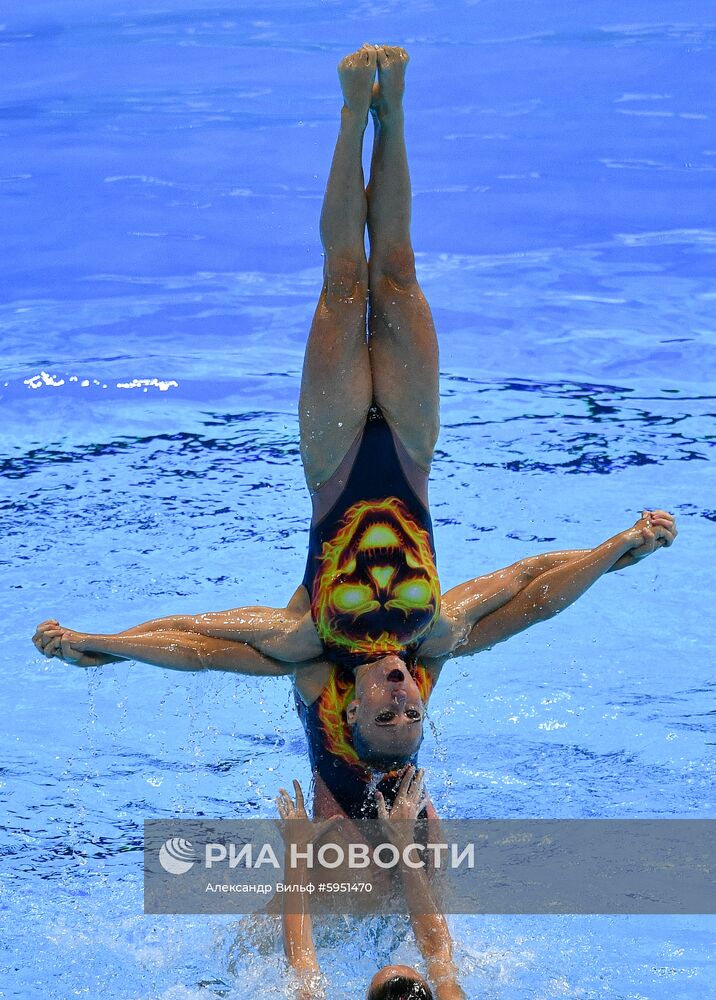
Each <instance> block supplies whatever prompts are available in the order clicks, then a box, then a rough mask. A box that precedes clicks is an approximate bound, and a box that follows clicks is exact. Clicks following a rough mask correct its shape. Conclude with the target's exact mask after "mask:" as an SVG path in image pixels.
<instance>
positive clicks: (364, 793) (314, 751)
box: [294, 665, 432, 819]
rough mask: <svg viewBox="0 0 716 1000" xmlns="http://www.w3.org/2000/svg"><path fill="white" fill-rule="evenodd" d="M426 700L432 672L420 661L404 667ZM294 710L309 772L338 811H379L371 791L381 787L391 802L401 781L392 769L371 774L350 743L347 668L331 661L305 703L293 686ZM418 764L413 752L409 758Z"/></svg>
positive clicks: (359, 814)
mask: <svg viewBox="0 0 716 1000" xmlns="http://www.w3.org/2000/svg"><path fill="white" fill-rule="evenodd" d="M409 669H410V672H411V673H412V675H413V677H414V679H415V682H416V683H417V685H418V688H419V690H420V695H421V698H422V700H423V703H424V704H426V703H427V700H428V698H429V697H430V691H431V689H432V678H431V676H430V674H429V673H428V671H427V670H426V669H425V667H422V666H415V667H411V668H409ZM294 696H295V699H296V710H297V712H298V715H299V718H300V719H301V722H302V723H303V728H304V730H305V733H306V738H307V740H308V755H309V758H310V761H311V769H312V771H313V774H314V775H319V776H320V777H321V779H322V780H323V782H324V784H325V785H326V787H327V788H328V791H329V792H330V793H331V795H332V796H333V798H334V799H335V800H336V802H337V803H338V805H339V806H340V808H341V809H342V810H343V812H344V813H345V814H346V815H347V816H350V817H352V818H354V819H358V818H365V819H371V818H375V817H376V816H377V815H378V812H377V807H376V804H375V798H374V793H375V791H376V790H379V791H381V792H382V793H383V796H384V798H385V801H386V803H387V805H388V807H390V806H392V804H393V801H394V799H395V796H396V794H397V791H398V786H399V784H400V775H398V774H397V773H396V772H390V773H388V774H384V775H383V776H382V777H380V776H379V775H374V774H373V772H372V771H371V770H370V768H368V767H366V765H365V764H363V763H362V762H361V761H360V760H359V758H358V755H357V754H356V752H355V750H354V749H353V746H352V743H351V735H350V734H351V728H350V726H349V725H348V723H347V722H346V715H345V711H346V708H347V707H348V705H349V704H350V703H351V701H353V698H354V697H355V683H354V680H353V674H352V673H351V671H350V670H348V669H346V668H345V667H341V666H335V665H334V666H332V667H331V673H330V677H329V679H328V682H327V683H326V686H325V687H324V688H323V691H321V694H320V695H319V697H318V698H317V699H316V700H315V701H314V702H313V703H312V704H311V705H306V704H305V702H304V701H303V700H302V699H301V697H300V695H299V694H298V691H296V690H295V689H294ZM408 763H410V764H413V765H415V766H417V752H416V753H415V754H414V755H413V757H412V758H411V759H410V761H408Z"/></svg>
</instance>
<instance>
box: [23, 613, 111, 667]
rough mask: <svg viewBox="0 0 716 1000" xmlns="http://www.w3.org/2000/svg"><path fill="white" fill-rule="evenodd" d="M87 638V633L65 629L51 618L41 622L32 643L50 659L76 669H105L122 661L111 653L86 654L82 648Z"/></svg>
mask: <svg viewBox="0 0 716 1000" xmlns="http://www.w3.org/2000/svg"><path fill="white" fill-rule="evenodd" d="M87 638H88V637H87V636H86V634H85V633H83V632H74V631H73V630H72V629H67V628H63V626H62V625H60V623H59V622H58V621H57V619H56V618H50V619H48V620H47V621H44V622H40V624H39V625H38V626H37V628H36V629H35V634H34V635H33V637H32V642H33V644H34V646H35V648H36V649H37V650H38V651H39V652H40V653H42V655H43V656H47V657H48V659H52V658H53V657H55V658H56V659H58V660H62V661H63V662H64V663H71V664H72V665H73V666H75V667H103V666H104V665H105V664H107V663H115V662H117V661H118V660H119V659H120V657H118V656H111V655H110V654H109V653H92V652H85V651H84V649H82V648H81V644H82V643H84V642H86V640H87Z"/></svg>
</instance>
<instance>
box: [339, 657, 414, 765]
mask: <svg viewBox="0 0 716 1000" xmlns="http://www.w3.org/2000/svg"><path fill="white" fill-rule="evenodd" d="M346 717H347V720H348V723H349V725H351V726H357V727H358V729H359V730H360V736H361V739H362V740H363V742H364V743H365V744H366V745H367V746H369V747H370V749H371V751H373V752H374V753H377V754H382V755H390V754H391V753H395V755H396V758H397V759H407V758H409V757H411V756H412V755H413V754H414V753H415V751H416V750H417V749H418V747H419V746H420V743H421V740H422V738H423V719H424V718H425V705H424V704H423V700H422V698H421V696H420V691H419V689H418V685H417V684H416V683H415V681H414V680H413V678H412V676H411V675H410V673H409V671H408V669H407V667H406V666H405V663H404V662H403V660H401V659H400V657H399V656H395V655H390V656H384V657H382V658H381V659H379V660H375V661H374V662H373V663H369V664H363V665H362V666H361V667H359V668H358V670H357V671H356V696H355V699H354V700H353V701H352V702H351V703H350V705H349V706H348V709H347V711H346Z"/></svg>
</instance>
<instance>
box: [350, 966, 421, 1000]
mask: <svg viewBox="0 0 716 1000" xmlns="http://www.w3.org/2000/svg"><path fill="white" fill-rule="evenodd" d="M396 976H402V977H405V979H409V980H410V981H411V983H413V984H415V987H414V988H415V996H416V997H425V996H432V993H431V992H430V987H429V986H428V983H427V981H426V980H425V979H423V977H422V976H421V975H420V973H419V972H418V971H417V969H413V968H411V966H409V965H384V966H383V968H382V969H379V970H378V971H377V972H376V974H375V975H374V976H373V978H372V979H371V981H370V985H369V986H368V992H367V994H366V997H367V998H368V1000H370V997H371V996H373V994H374V992H375V991H376V990H377V989H379V988H380V987H381V986H384V985H385V983H387V982H390V980H391V979H393V978H395V977H396ZM420 987H422V990H419V988H420Z"/></svg>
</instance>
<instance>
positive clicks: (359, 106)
mask: <svg viewBox="0 0 716 1000" xmlns="http://www.w3.org/2000/svg"><path fill="white" fill-rule="evenodd" d="M376 65H377V54H376V48H375V45H363V46H362V48H360V49H358V51H357V52H351V54H350V55H348V56H345V57H344V58H343V59H341V61H340V62H339V63H338V79H339V80H340V81H341V90H342V91H343V100H344V103H345V106H346V107H347V108H348V110H349V111H353V112H355V114H357V115H361V116H363V115H365V116H366V118H367V117H368V109H369V108H370V102H371V98H372V96H373V79H374V78H375V69H376Z"/></svg>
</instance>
